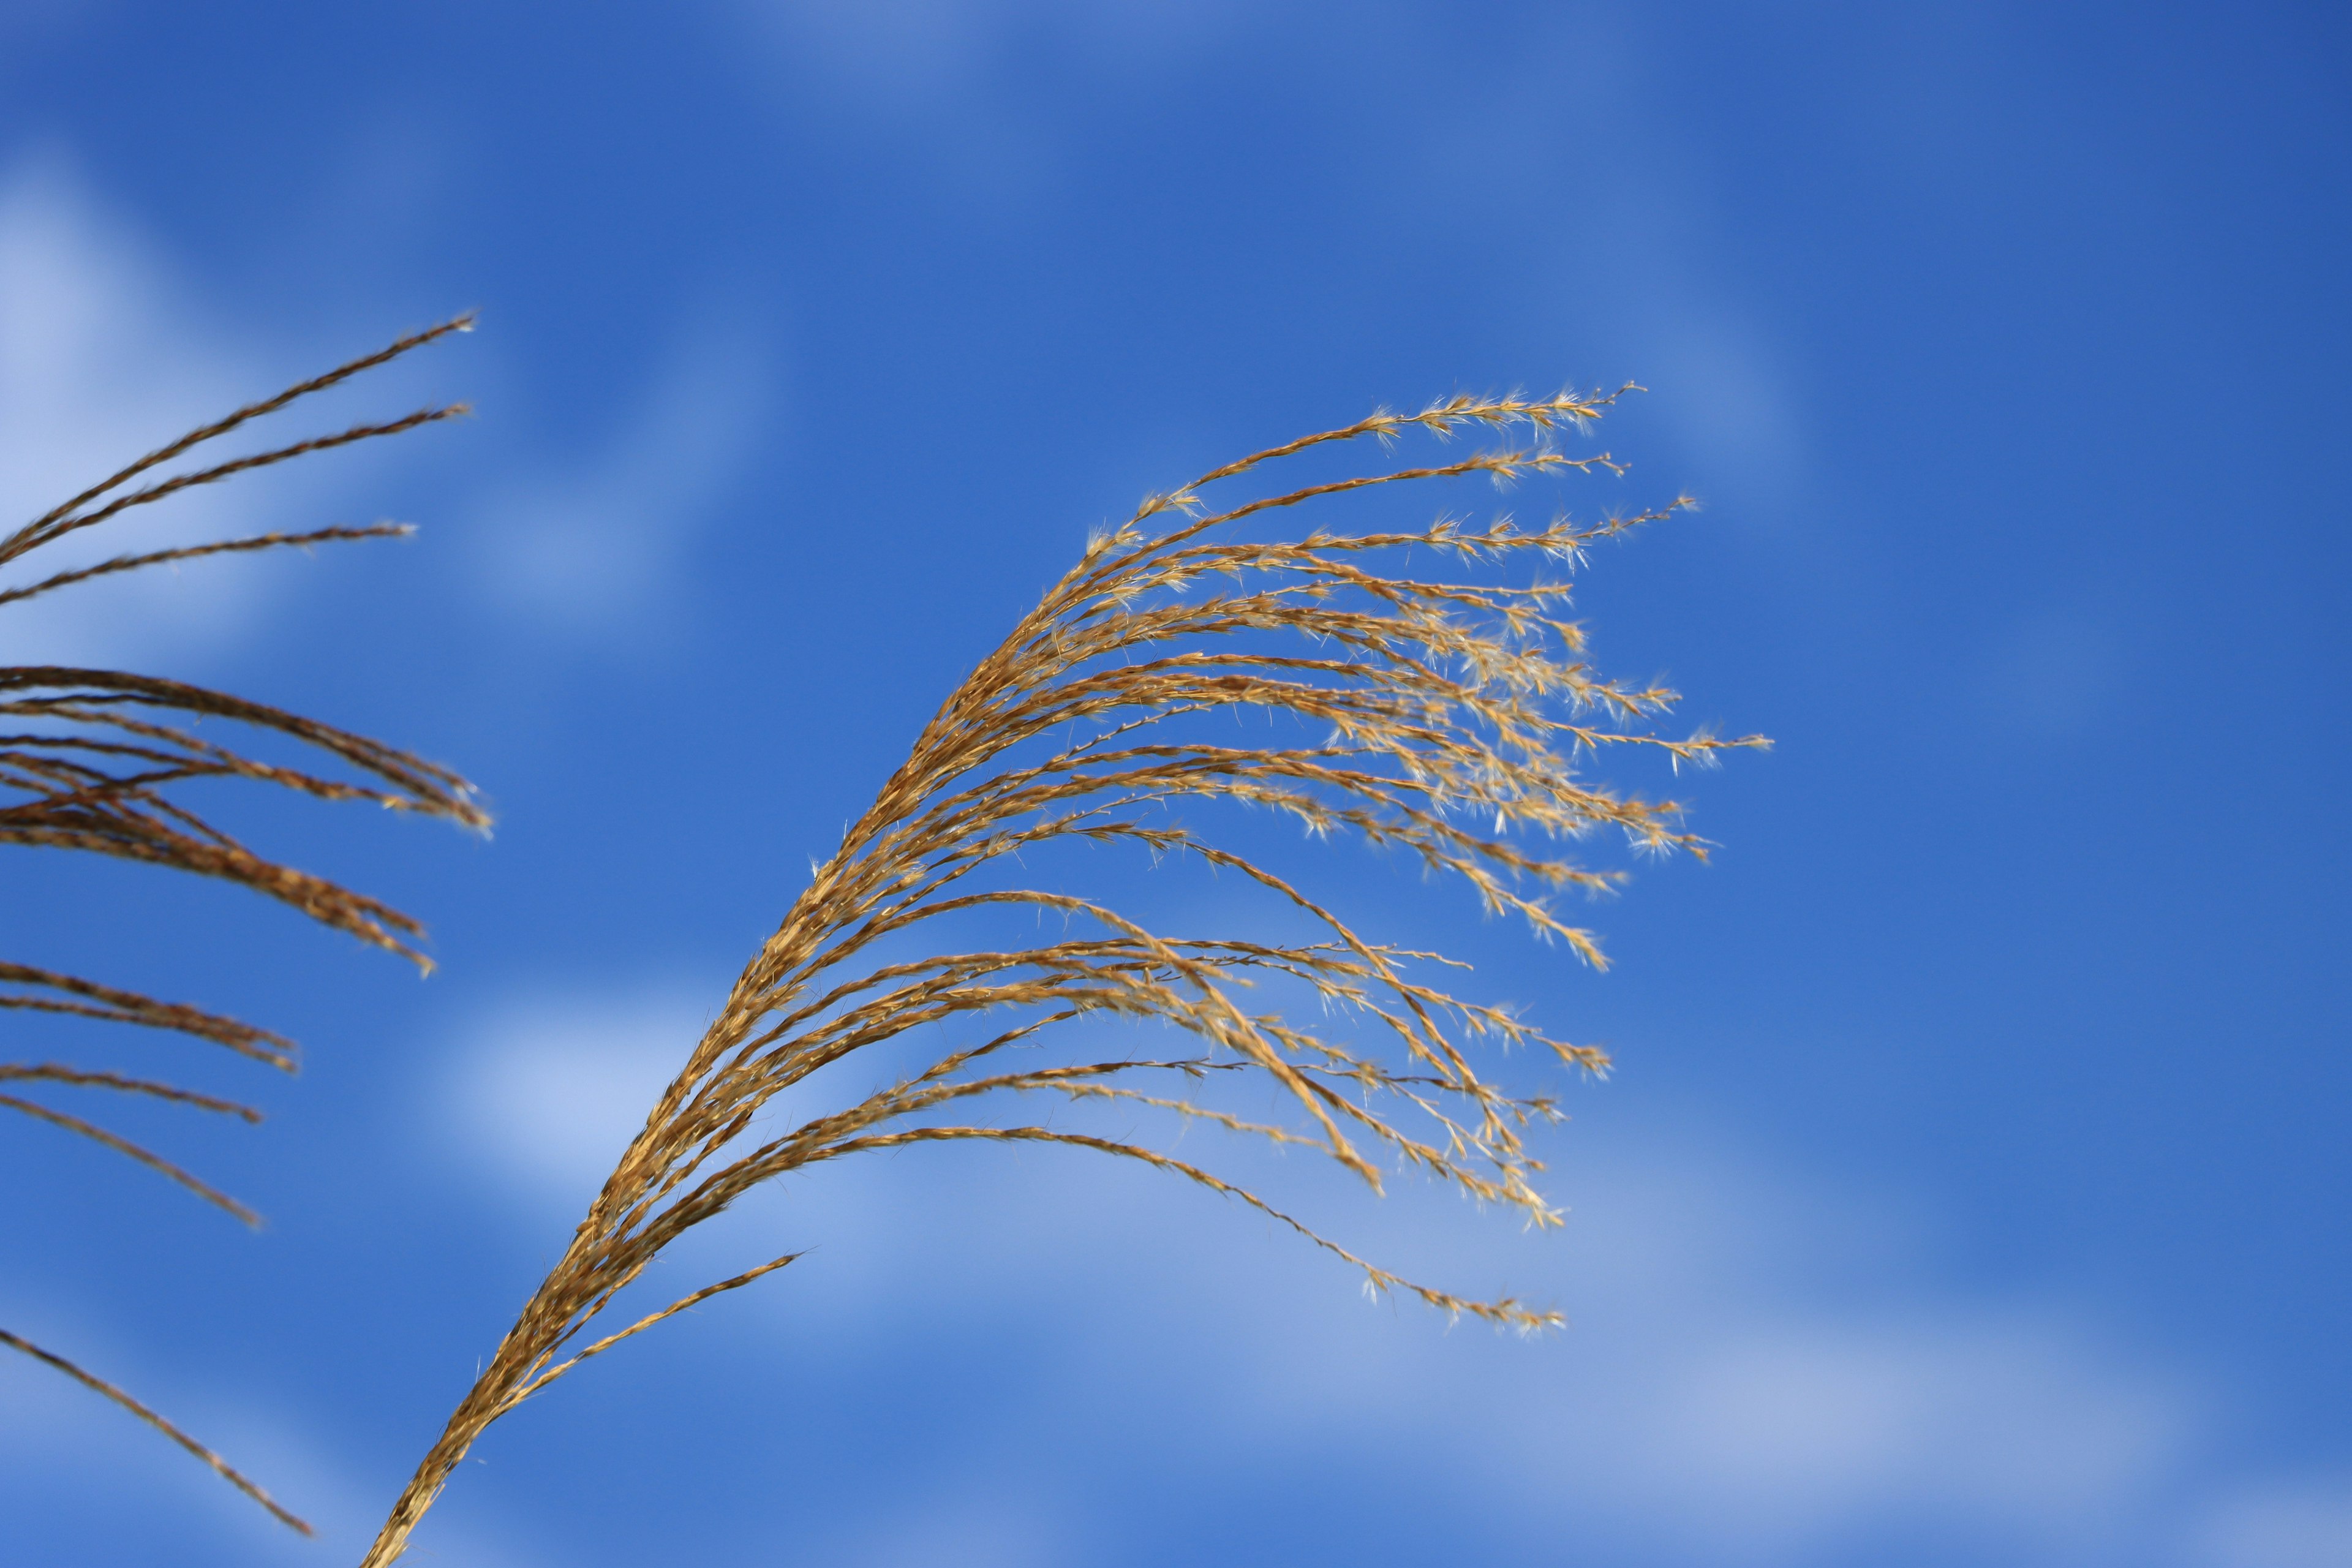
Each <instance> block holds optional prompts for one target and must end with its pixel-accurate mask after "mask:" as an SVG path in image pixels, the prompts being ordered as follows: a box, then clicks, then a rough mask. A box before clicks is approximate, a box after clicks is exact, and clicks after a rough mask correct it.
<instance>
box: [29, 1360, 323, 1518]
mask: <svg viewBox="0 0 2352 1568" xmlns="http://www.w3.org/2000/svg"><path fill="white" fill-rule="evenodd" d="M0 1345H6V1346H7V1347H8V1348H9V1349H11V1350H17V1351H22V1352H25V1353H26V1355H28V1356H31V1357H32V1358H33V1359H34V1360H35V1361H37V1362H39V1363H43V1364H44V1365H47V1366H52V1367H55V1368H57V1370H58V1371H59V1372H61V1373H65V1374H66V1375H67V1376H68V1377H69V1378H72V1379H73V1380H74V1381H75V1382H76V1383H79V1384H81V1385H82V1386H83V1387H84V1388H87V1389H89V1391H90V1392H92V1393H93V1394H103V1395H105V1396H106V1397H107V1398H109V1399H111V1400H112V1401H114V1403H115V1404H117V1405H121V1406H122V1408H124V1409H125V1410H128V1411H129V1412H131V1415H136V1416H137V1417H139V1419H140V1420H142V1421H144V1422H145V1423H147V1425H148V1426H152V1427H153V1428H155V1430H156V1431H158V1432H161V1433H162V1434H163V1436H166V1437H169V1438H170V1439H172V1441H173V1442H174V1443H177V1444H178V1445H179V1446H180V1447H183V1448H185V1449H186V1450H187V1451H188V1452H189V1453H191V1454H194V1456H195V1457H196V1458H199V1459H202V1460H203V1461H204V1462H205V1464H207V1465H210V1466H211V1467H212V1468H214V1470H215V1471H216V1472H218V1474H219V1475H220V1478H221V1479H223V1480H225V1481H226V1482H228V1484H229V1485H231V1486H233V1487H235V1488H236V1489H237V1490H239V1491H241V1492H243V1493H244V1494H245V1495H246V1496H247V1497H249V1498H251V1499H252V1500H254V1501H256V1502H257V1503H259V1504H260V1505H261V1506H262V1507H264V1508H266V1509H268V1510H269V1511H270V1513H271V1515H273V1516H274V1517H275V1518H276V1519H277V1520H278V1522H279V1523H281V1524H284V1525H286V1526H288V1527H289V1528H290V1529H293V1530H296V1531H300V1532H301V1533H302V1534H304V1535H310V1534H311V1533H313V1531H311V1529H310V1523H309V1522H308V1521H305V1520H302V1519H300V1518H298V1517H297V1516H296V1515H294V1514H292V1513H289V1512H288V1511H287V1510H286V1509H285V1507H284V1506H283V1505H281V1504H280V1503H279V1502H278V1500H277V1499H276V1498H273V1497H271V1496H270V1495H269V1494H268V1492H266V1491H263V1490H262V1489H260V1488H259V1487H257V1486H256V1485H254V1483H253V1482H252V1481H250V1480H248V1479H247V1478H246V1477H245V1476H243V1475H241V1474H239V1473H238V1471H237V1470H236V1467H234V1466H232V1465H231V1464H230V1463H229V1462H228V1461H227V1460H226V1459H224V1458H221V1457H220V1456H219V1455H218V1454H215V1453H214V1452H213V1451H212V1450H211V1449H210V1448H207V1447H205V1446H204V1445H203V1444H202V1443H199V1442H197V1441H196V1440H195V1439H194V1437H191V1436H188V1435H187V1434H186V1433H185V1432H183V1431H181V1430H180V1429H179V1428H178V1427H177V1426H173V1425H172V1424H171V1423H170V1422H169V1421H166V1420H164V1419H163V1417H162V1416H161V1415H156V1414H155V1412H153V1411H152V1410H150V1409H148V1408H147V1406H145V1405H142V1404H140V1403H139V1401H137V1400H136V1399H133V1398H131V1395H129V1394H125V1393H124V1392H123V1391H122V1390H121V1389H120V1388H117V1387H115V1386H114V1384H110V1383H109V1382H107V1381H106V1380H105V1379H104V1378H102V1377H98V1376H95V1375H93V1374H92V1373H87V1372H84V1371H83V1370H82V1369H81V1368H79V1367H78V1366H76V1365H75V1364H74V1363H71V1362H69V1361H68V1360H67V1359H66V1358H65V1357H63V1356H61V1355H59V1354H58V1353H57V1352H55V1351H46V1350H43V1349H42V1348H41V1347H40V1346H38V1345H37V1344H35V1343H34V1342H32V1341H30V1340H27V1339H23V1338H20V1337H19V1336H17V1335H16V1334H12V1333H10V1332H9V1331H7V1330H5V1329H0Z"/></svg>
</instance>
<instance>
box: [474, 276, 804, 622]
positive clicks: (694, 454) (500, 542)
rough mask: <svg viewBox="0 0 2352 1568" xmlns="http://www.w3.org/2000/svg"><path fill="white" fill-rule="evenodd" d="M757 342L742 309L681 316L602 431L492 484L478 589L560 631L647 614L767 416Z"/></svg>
mask: <svg viewBox="0 0 2352 1568" xmlns="http://www.w3.org/2000/svg"><path fill="white" fill-rule="evenodd" d="M764 342H765V335H764V333H761V332H759V331H747V330H746V329H745V327H744V324H743V323H742V322H741V321H735V320H727V319H722V318H720V317H719V316H718V315H716V314H713V315H710V316H707V317H704V318H701V319H698V320H696V321H692V322H690V323H689V324H688V328H687V329H686V331H683V332H682V333H681V334H680V336H679V339H678V341H677V342H676V343H675V344H674V345H673V347H672V350H671V353H670V355H669V359H668V363H667V364H666V365H665V366H664V367H663V368H662V370H661V372H660V373H659V374H658V375H657V376H656V378H655V380H654V382H653V384H652V385H651V386H650V387H648V389H647V390H646V395H645V396H644V398H643V400H642V402H641V403H640V404H639V405H638V406H637V407H635V408H634V409H632V410H631V411H630V412H629V413H628V415H627V416H626V417H625V418H624V419H622V420H621V421H620V424H619V427H618V430H617V432H616V433H615V434H614V436H613V437H612V438H610V439H609V440H606V441H604V443H602V444H601V445H599V446H598V447H594V448H593V449H590V450H585V451H581V452H577V453H575V454H573V455H572V456H570V457H567V458H565V459H563V460H562V461H561V462H560V463H558V464H554V465H551V466H549V467H548V468H544V469H543V470H542V471H541V472H540V473H537V474H533V475H530V476H529V477H526V478H520V479H513V480H510V481H509V482H508V483H506V484H504V485H501V486H499V487H498V488H497V489H494V490H493V491H492V493H491V495H490V496H489V498H488V500H486V501H485V502H484V504H483V507H482V511H483V514H484V515H483V517H482V521H481V525H480V527H479V528H478V529H477V530H475V531H473V532H474V535H475V537H476V538H477V539H478V562H479V565H480V569H481V579H480V581H481V584H482V588H483V592H484V593H485V594H486V595H488V597H489V598H490V599H491V600H493V601H494V602H495V603H497V604H498V605H500V606H502V607H503V608H506V609H509V610H511V611H515V612H519V613H520V614H521V615H522V616H526V617H528V618H529V620H530V622H532V623H533V624H535V625H537V626H541V627H545V628H549V629H554V630H560V631H565V632H572V633H587V632H593V633H598V634H609V633H612V632H614V631H616V630H623V629H627V628H630V627H633V626H643V625H644V624H645V623H646V621H647V620H648V619H649V618H650V617H655V616H657V615H658V613H659V612H660V611H661V610H662V609H663V608H664V607H665V606H666V603H667V599H668V596H669V595H670V594H671V593H672V592H673V591H674V590H675V589H676V587H677V583H678V567H679V563H680V557H681V555H682V553H683V552H684V551H685V549H686V547H687V546H688V544H689V543H690V542H692V541H693V540H694V539H695V538H696V537H697V534H698V525H699V524H701V523H702V522H704V521H708V518H709V512H710V511H711V510H712V508H713V506H714V505H715V503H716V502H717V501H718V500H719V499H720V498H721V497H723V496H724V494H725V493H726V490H727V488H728V487H729V486H730V484H732V483H733V482H734V481H735V480H736V479H737V478H738V477H739V476H740V474H741V472H742V470H743V468H744V465H745V464H746V462H747V461H749V460H750V459H751V457H752V456H753V455H754V452H755V450H756V447H757V444H758V440H759V437H760V436H761V431H762V430H763V429H765V428H767V427H768V426H769V425H770V422H771V416H772V414H773V412H774V409H773V405H774V384H773V374H772V362H771V358H770V356H769V354H768V353H766V352H765V348H764Z"/></svg>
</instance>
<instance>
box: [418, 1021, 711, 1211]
mask: <svg viewBox="0 0 2352 1568" xmlns="http://www.w3.org/2000/svg"><path fill="white" fill-rule="evenodd" d="M709 1022H710V1015H709V1012H708V1011H707V1010H704V1009H703V1008H702V1007H701V1005H700V1003H699V1002H698V1001H694V1000H689V999H688V997H687V995H686V994H685V993H684V992H683V991H682V990H680V991H677V992H656V993H643V994H632V995H625V996H619V997H588V998H579V997H568V996H552V995H549V996H541V997H537V998H530V999H523V1000H517V1001H515V1002H512V1003H510V1004H509V1005H507V1006H505V1007H503V1008H501V1009H500V1010H499V1012H498V1013H497V1014H495V1015H493V1016H491V1017H489V1018H488V1019H485V1020H484V1021H483V1022H482V1024H481V1025H480V1026H478V1029H476V1030H475V1031H473V1032H472V1033H471V1034H470V1036H469V1037H468V1038H467V1040H466V1041H464V1042H463V1043H462V1044H461V1046H460V1047H459V1049H458V1050H457V1054H456V1055H455V1056H454V1057H453V1058H452V1059H451V1068H450V1073H449V1076H448V1077H447V1078H446V1079H445V1081H444V1083H443V1085H442V1088H441V1092H442V1094H443V1096H444V1097H445V1098H444V1100H443V1101H442V1103H440V1104H436V1105H435V1106H434V1107H433V1108H432V1109H431V1110H430V1111H429V1112H428V1117H427V1120H428V1122H429V1124H431V1125H434V1126H436V1127H443V1126H448V1127H455V1128H457V1130H458V1136H459V1137H460V1138H461V1139H463V1140H464V1141H465V1142H466V1143H467V1149H468V1152H469V1153H470V1154H471V1156H472V1157H473V1158H474V1159H476V1160H477V1161H478V1162H479V1163H481V1164H482V1165H484V1166H485V1167H487V1168H488V1169H489V1170H491V1171H492V1172H494V1173H496V1174H498V1175H499V1177H501V1178H502V1179H503V1180H504V1181H505V1182H506V1183H507V1184H509V1191H510V1192H511V1193H512V1194H514V1195H515V1196H517V1197H518V1198H520V1199H521V1200H522V1201H523V1202H525V1203H527V1204H528V1205H530V1206H532V1207H533V1208H537V1207H541V1206H543V1205H546V1204H548V1203H550V1202H557V1203H560V1204H562V1205H569V1206H584V1205H585V1204H586V1203H587V1201H588V1199H589V1198H590V1197H592V1196H593V1195H594V1194H595V1191H596V1188H597V1186H598V1185H599V1184H601V1183H602V1181H603V1180H604V1173H606V1172H607V1171H610V1170H611V1169H612V1167H613V1163H614V1160H616V1159H618V1158H619V1156H620V1153H621V1151H622V1150H623V1149H624V1148H625V1147H626V1146H627V1144H628V1142H629V1140H630V1139H631V1138H632V1137H634V1136H635V1134H636V1131H637V1130H638V1129H639V1128H641V1127H643V1126H644V1125H645V1120H646V1110H647V1108H648V1107H650V1106H651V1105H652V1104H653V1101H654V1097H655V1096H656V1095H657V1094H658V1093H660V1092H661V1089H662V1087H663V1086H664V1085H665V1084H667V1083H668V1082H669V1080H670V1079H671V1078H672V1077H673V1076H674V1075H675V1074H676V1073H677V1069H678V1068H680V1067H681V1066H683V1065H684V1064H685V1061H686V1058H687V1054H688V1052H689V1051H691V1050H692V1049H693V1048H694V1044H695V1042H696V1041H697V1040H698V1039H700V1038H701V1037H702V1031H703V1030H704V1028H706V1027H707V1026H709Z"/></svg>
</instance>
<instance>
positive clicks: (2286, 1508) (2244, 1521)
mask: <svg viewBox="0 0 2352 1568" xmlns="http://www.w3.org/2000/svg"><path fill="white" fill-rule="evenodd" d="M2198 1543H2199V1546H2200V1555H2198V1556H2197V1558H2196V1559H2195V1562H2196V1563H2197V1564H2198V1568H2344V1565H2345V1564H2346V1563H2352V1469H2347V1470H2340V1471H2338V1472H2336V1474H2334V1475H2330V1476H2314V1477H2304V1478H2297V1479H2283V1480H2277V1481H2272V1482H2269V1483H2266V1484H2258V1485H2254V1486H2250V1487H2247V1488H2244V1489H2241V1490H2238V1491H2235V1492H2232V1493H2231V1494H2229V1495H2228V1496H2226V1497H2224V1498H2222V1499H2221V1500H2220V1501H2219V1502H2217V1503H2216V1504H2214V1505H2213V1507H2212V1508H2211V1510H2210V1513H2209V1515H2208V1517H2207V1519H2206V1521H2205V1524H2204V1528H2203V1529H2202V1530H2201V1531H2200V1533H2199V1542H2198Z"/></svg>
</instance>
